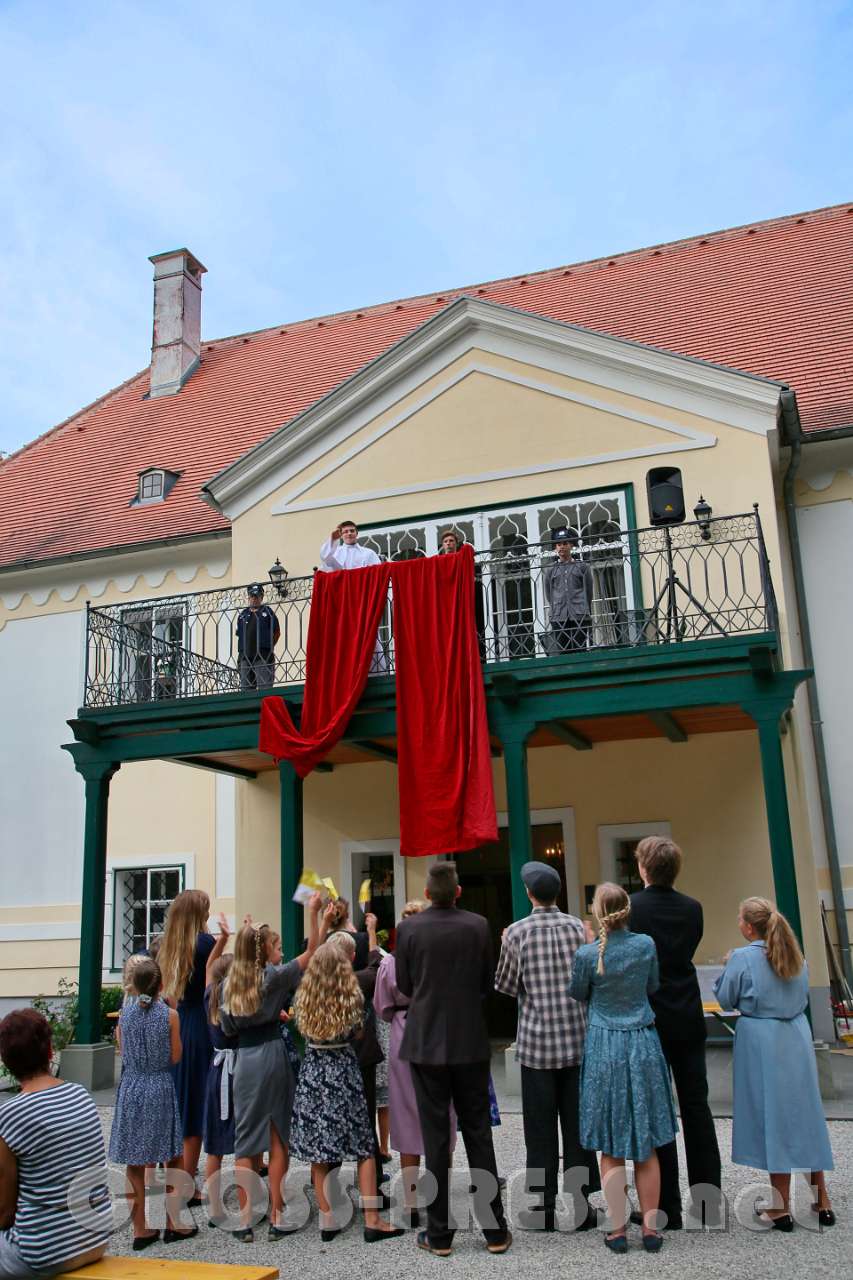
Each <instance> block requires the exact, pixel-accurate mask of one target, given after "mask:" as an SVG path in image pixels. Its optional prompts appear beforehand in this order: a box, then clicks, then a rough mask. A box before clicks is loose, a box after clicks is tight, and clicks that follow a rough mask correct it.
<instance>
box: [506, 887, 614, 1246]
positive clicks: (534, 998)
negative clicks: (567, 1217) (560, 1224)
mask: <svg viewBox="0 0 853 1280" xmlns="http://www.w3.org/2000/svg"><path fill="white" fill-rule="evenodd" d="M521 878H522V881H523V882H524V887H525V889H526V890H527V896H528V898H529V899H530V901H531V903H532V905H533V910H532V912H531V913H530V915H529V916H527V918H526V919H524V920H517V921H516V922H515V924H511V925H510V926H509V928H508V929H506V930H505V931H504V936H503V945H502V946H501V954H500V960H499V961H498V967H497V972H496V974H495V987H496V988H497V990H498V991H503V992H504V994H505V995H508V996H515V997H517V999H518V1033H517V1036H516V1042H515V1056H516V1061H517V1062H518V1063H519V1064H520V1066H521V1105H522V1111H523V1116H524V1141H525V1145H526V1147H527V1170H528V1190H533V1189H534V1187H539V1186H541V1187H542V1189H543V1193H544V1194H543V1197H542V1204H541V1207H539V1208H538V1209H535V1210H533V1211H532V1213H527V1214H523V1215H522V1217H523V1218H524V1219H526V1221H522V1223H521V1225H522V1226H529V1227H530V1228H531V1229H534V1230H545V1231H553V1230H554V1229H555V1226H556V1202H557V1190H558V1169H559V1134H558V1124H559V1129H560V1130H561V1131H562V1137H563V1169H564V1170H568V1169H580V1170H582V1174H581V1173H576V1174H575V1175H574V1178H573V1180H572V1189H573V1190H575V1189H577V1190H578V1191H579V1192H580V1195H579V1196H578V1197H576V1198H575V1209H576V1212H575V1221H576V1223H577V1226H576V1227H575V1230H577V1231H584V1230H588V1229H589V1228H590V1227H594V1226H595V1225H596V1213H595V1210H594V1209H593V1208H591V1206H590V1205H589V1201H588V1199H587V1197H588V1195H589V1193H590V1191H597V1190H599V1189H600V1187H601V1182H600V1180H599V1174H598V1162H597V1160H596V1157H595V1153H594V1152H591V1151H585V1150H584V1149H583V1147H582V1146H581V1145H580V1135H579V1114H578V1108H579V1093H580V1067H581V1062H582V1060H583V1047H584V1039H585V1037H586V1006H585V1005H584V1004H579V1003H578V1002H577V1001H576V1000H572V998H571V996H570V995H569V980H570V978H571V974H572V961H573V959H574V955H575V952H576V951H577V949H578V947H582V946H583V944H584V943H585V942H586V936H585V934H584V927H583V924H582V923H581V921H580V920H578V919H577V918H576V917H575V916H568V915H564V914H563V912H562V911H560V909H559V907H557V905H556V902H557V898H558V897H559V894H560V889H561V880H560V876H559V874H558V872H557V871H556V870H555V869H554V868H553V867H549V866H548V865H547V864H546V863H544V862H526V863H525V864H524V866H523V867H522V868H521ZM534 1170H537V1171H540V1172H539V1176H538V1178H534V1177H533V1171H534ZM541 1171H544V1181H543V1175H542V1172H541ZM578 1208H580V1210H581V1211H580V1213H579V1214H578V1212H577V1209H578ZM578 1219H579V1220H578Z"/></svg>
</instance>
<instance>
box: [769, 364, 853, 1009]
mask: <svg viewBox="0 0 853 1280" xmlns="http://www.w3.org/2000/svg"><path fill="white" fill-rule="evenodd" d="M781 400H782V419H783V423H784V427H785V435H786V438H787V442H788V443H789V444H790V446H791V457H790V461H789V463H788V467H787V469H786V471H785V477H784V480H783V482H782V495H783V501H784V505H785V520H786V524H787V528H788V541H789V544H790V547H791V563H792V566H793V571H794V594H795V595H796V599H797V612H798V614H799V619H800V640H801V643H802V647H803V665H804V666H806V667H808V668H809V669H810V670H811V672H812V674H811V675H810V676H809V678H808V680H807V681H806V697H807V698H808V707H809V720H810V722H811V727H812V736H813V740H814V749H815V763H816V766H817V779H818V792H819V794H820V809H821V815H822V818H823V829H824V837H825V840H826V856H827V861H828V862H829V880H830V886H831V889H832V902H833V907H834V911H835V927H836V931H837V934H838V946H839V950H840V952H841V969H842V972H843V974H844V977H845V978H846V979H847V982H848V983H849V984H850V985H851V986H853V964H851V956H850V931H849V930H848V928H847V911H846V908H845V905H844V883H843V881H842V878H841V864H840V862H839V857H838V837H837V834H836V828H835V816H834V814H833V811H832V792H831V790H830V786H829V770H828V768H827V761H826V739H825V738H824V734H823V719H822V717H821V712H820V696H819V694H818V689H817V681H816V680H815V676H814V649H813V647H812V633H811V624H810V621H809V611H808V605H807V603H806V588H805V576H804V574H803V554H802V547H801V546H800V533H799V526H798V524H797V509H796V505H795V503H794V482H795V481H796V478H797V472H798V470H799V467H800V462H801V458H802V447H803V441H804V439H805V438H806V437H805V436H804V435H803V429H802V426H801V424H800V415H799V411H798V409H797V399H796V396H795V395H794V393H793V391H790V390H788V389H785V390H784V391H783V392H782V396H781ZM848 436H853V427H841V428H838V429H837V430H834V431H822V432H820V433H816V435H815V437H814V439H815V440H840V439H844V438H846V437H848Z"/></svg>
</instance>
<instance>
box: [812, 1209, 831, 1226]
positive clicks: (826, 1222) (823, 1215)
mask: <svg viewBox="0 0 853 1280" xmlns="http://www.w3.org/2000/svg"><path fill="white" fill-rule="evenodd" d="M813 1212H814V1213H816V1214H817V1220H818V1222H819V1223H820V1225H821V1226H822V1227H834V1226H835V1213H834V1212H833V1210H832V1209H815V1210H814V1211H813Z"/></svg>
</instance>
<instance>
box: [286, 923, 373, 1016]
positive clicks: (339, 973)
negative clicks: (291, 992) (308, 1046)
mask: <svg viewBox="0 0 853 1280" xmlns="http://www.w3.org/2000/svg"><path fill="white" fill-rule="evenodd" d="M293 1013H294V1017H295V1019H296V1025H297V1026H298V1028H299V1030H300V1031H301V1033H302V1035H303V1036H305V1038H306V1039H307V1040H338V1039H340V1038H341V1037H342V1036H346V1035H348V1034H349V1033H350V1031H352V1030H353V1029H354V1028H356V1027H360V1026H361V1024H362V1022H363V1021H364V996H363V995H362V994H361V987H360V986H359V985H358V980H357V979H356V976H355V974H354V973H353V971H352V963H351V962H350V959H349V957H348V955H347V954H346V953H345V951H344V949H343V948H342V947H341V946H339V945H335V944H334V943H332V942H331V941H330V942H324V943H323V945H322V946H320V947H318V948H317V950H316V951H315V952H314V954H313V956H312V957H311V961H310V963H309V965H308V968H307V969H306V970H305V974H304V976H303V978H302V981H301V982H300V984H299V988H298V990H297V992H296V999H295V1000H294V1002H293Z"/></svg>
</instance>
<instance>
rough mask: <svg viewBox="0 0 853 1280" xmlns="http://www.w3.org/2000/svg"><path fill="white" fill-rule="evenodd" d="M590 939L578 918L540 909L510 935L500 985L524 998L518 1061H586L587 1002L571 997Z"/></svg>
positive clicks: (543, 1066) (538, 1064) (543, 1064)
mask: <svg viewBox="0 0 853 1280" xmlns="http://www.w3.org/2000/svg"><path fill="white" fill-rule="evenodd" d="M585 941H586V938H585V936H584V931H583V925H582V924H581V922H580V920H578V919H576V917H575V916H567V915H564V914H563V912H562V911H560V909H559V908H558V907H534V908H533V911H532V912H531V913H530V915H529V916H527V917H526V919H524V920H516V922H515V924H511V925H510V926H509V928H508V929H507V930H506V932H505V933H504V938H503V945H502V946H501V954H500V959H499V960H498V967H497V972H496V973H495V987H496V988H497V990H498V991H503V992H504V994H505V995H508V996H517V997H518V1033H517V1035H516V1040H515V1057H516V1061H517V1062H518V1063H520V1064H521V1066H523V1067H533V1068H535V1069H537V1070H541V1071H547V1070H557V1069H558V1068H560V1067H571V1066H574V1065H575V1064H576V1063H579V1062H580V1061H581V1060H582V1059H583V1046H584V1039H585V1037H586V1005H584V1004H579V1003H578V1002H577V1001H576V1000H573V999H572V998H571V996H570V995H569V983H570V981H571V977H572V961H573V959H574V956H575V952H576V951H577V950H578V948H579V947H582V946H583V944H584V942H585Z"/></svg>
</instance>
